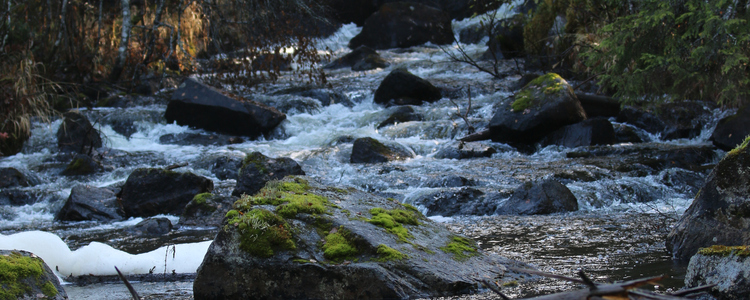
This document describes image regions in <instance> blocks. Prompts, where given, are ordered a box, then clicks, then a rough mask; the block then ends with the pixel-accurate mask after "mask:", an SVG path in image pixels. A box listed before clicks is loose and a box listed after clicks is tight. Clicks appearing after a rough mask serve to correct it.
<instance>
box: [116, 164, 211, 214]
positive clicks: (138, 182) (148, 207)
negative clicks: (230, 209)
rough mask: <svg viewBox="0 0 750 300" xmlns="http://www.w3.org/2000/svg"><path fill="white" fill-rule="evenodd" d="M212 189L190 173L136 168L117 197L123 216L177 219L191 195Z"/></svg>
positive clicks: (208, 184)
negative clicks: (172, 216)
mask: <svg viewBox="0 0 750 300" xmlns="http://www.w3.org/2000/svg"><path fill="white" fill-rule="evenodd" d="M213 189H214V183H213V181H211V180H210V179H208V178H206V177H203V176H198V175H195V174H193V173H178V172H174V171H168V170H164V169H156V168H140V169H136V170H135V171H133V173H131V174H130V176H128V179H127V180H126V181H125V185H123V187H122V192H121V194H120V198H121V199H122V209H123V211H124V212H125V216H126V217H150V216H155V215H158V214H169V215H177V216H179V215H180V214H182V210H183V209H184V208H185V205H187V204H188V202H190V200H192V199H193V196H195V195H196V194H200V193H206V192H211V191H212V190H213Z"/></svg>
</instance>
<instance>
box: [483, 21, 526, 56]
mask: <svg viewBox="0 0 750 300" xmlns="http://www.w3.org/2000/svg"><path fill="white" fill-rule="evenodd" d="M525 22H526V18H525V17H524V16H523V15H520V14H518V15H515V16H513V17H510V18H507V19H504V20H500V21H499V22H498V23H496V25H495V28H494V29H493V30H492V34H493V37H492V38H490V40H489V41H488V42H487V46H488V47H489V48H488V49H487V52H485V53H484V54H483V55H482V59H498V60H500V59H511V58H516V57H522V56H523V55H524V45H523V27H524V23H525ZM484 32H485V35H486V33H487V30H486V29H484ZM493 52H494V56H493Z"/></svg>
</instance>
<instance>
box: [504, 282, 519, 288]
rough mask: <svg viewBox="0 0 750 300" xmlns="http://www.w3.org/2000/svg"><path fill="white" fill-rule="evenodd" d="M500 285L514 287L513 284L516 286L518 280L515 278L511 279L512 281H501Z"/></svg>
mask: <svg viewBox="0 0 750 300" xmlns="http://www.w3.org/2000/svg"><path fill="white" fill-rule="evenodd" d="M502 286H503V287H514V286H518V281H517V280H512V281H508V282H503V284H502Z"/></svg>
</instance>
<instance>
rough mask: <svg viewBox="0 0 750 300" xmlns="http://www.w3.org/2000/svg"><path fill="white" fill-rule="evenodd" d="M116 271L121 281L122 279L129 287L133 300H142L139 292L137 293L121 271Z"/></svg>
mask: <svg viewBox="0 0 750 300" xmlns="http://www.w3.org/2000/svg"><path fill="white" fill-rule="evenodd" d="M115 270H116V271H117V275H119V276H120V279H122V282H124V283H125V286H127V287H128V291H130V295H132V296H133V300H141V297H139V296H138V292H136V291H135V288H134V287H133V285H132V284H130V282H129V281H128V279H127V278H125V275H122V272H120V269H118V268H117V267H115Z"/></svg>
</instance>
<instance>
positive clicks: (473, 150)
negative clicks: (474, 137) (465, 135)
mask: <svg viewBox="0 0 750 300" xmlns="http://www.w3.org/2000/svg"><path fill="white" fill-rule="evenodd" d="M496 152H497V150H495V148H493V147H491V146H488V145H485V144H483V143H480V142H468V143H464V142H457V143H450V144H448V145H447V146H445V147H443V148H442V149H440V150H438V152H437V153H435V158H437V159H471V158H479V157H492V154H495V153H496Z"/></svg>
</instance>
